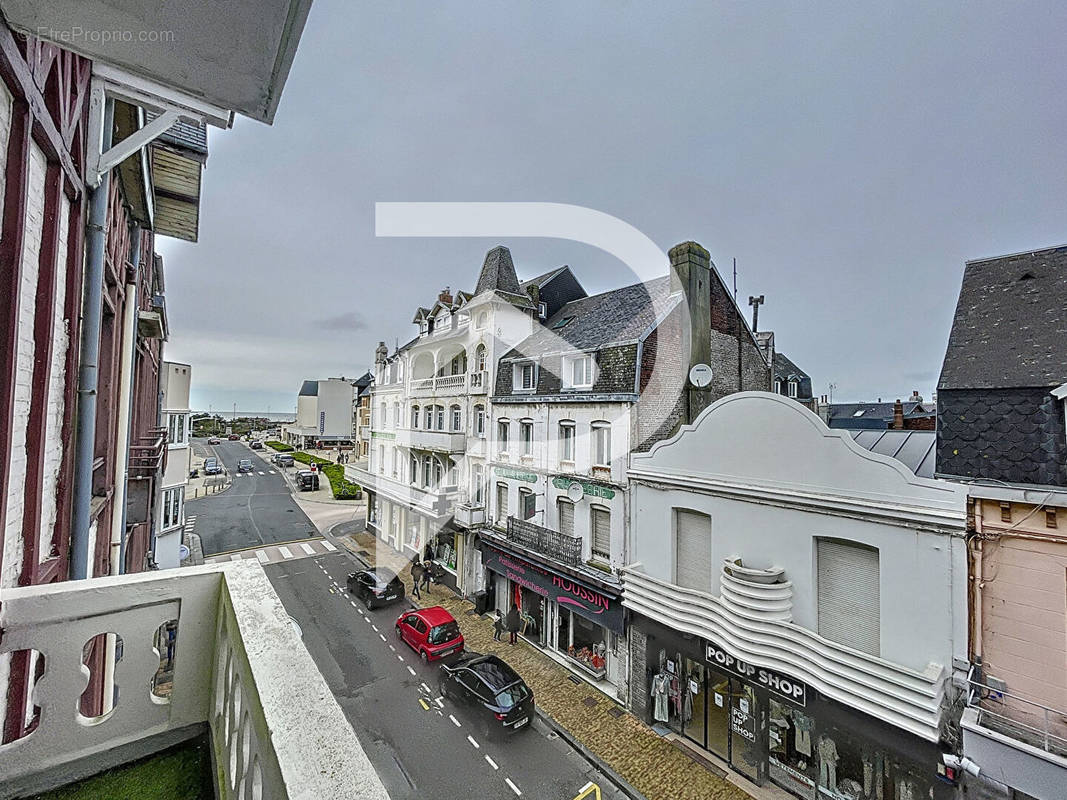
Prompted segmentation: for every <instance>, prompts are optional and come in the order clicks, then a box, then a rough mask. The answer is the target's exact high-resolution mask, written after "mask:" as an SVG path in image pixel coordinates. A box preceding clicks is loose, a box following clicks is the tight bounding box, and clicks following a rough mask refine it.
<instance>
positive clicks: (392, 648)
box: [389, 645, 396, 653]
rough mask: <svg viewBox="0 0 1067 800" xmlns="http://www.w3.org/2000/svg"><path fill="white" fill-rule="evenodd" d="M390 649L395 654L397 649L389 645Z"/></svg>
mask: <svg viewBox="0 0 1067 800" xmlns="http://www.w3.org/2000/svg"><path fill="white" fill-rule="evenodd" d="M389 649H390V650H392V651H393V652H394V653H395V652H396V648H395V647H393V646H392V645H389Z"/></svg>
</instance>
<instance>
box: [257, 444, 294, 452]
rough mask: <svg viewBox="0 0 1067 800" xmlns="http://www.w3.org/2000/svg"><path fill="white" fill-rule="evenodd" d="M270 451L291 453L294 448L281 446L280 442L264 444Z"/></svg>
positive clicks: (285, 445)
mask: <svg viewBox="0 0 1067 800" xmlns="http://www.w3.org/2000/svg"><path fill="white" fill-rule="evenodd" d="M264 444H266V445H267V447H269V448H270V449H271V450H277V451H278V452H279V453H291V452H293V451H294V450H295V449H296V448H295V447H292V446H291V445H287V444H282V443H281V442H264Z"/></svg>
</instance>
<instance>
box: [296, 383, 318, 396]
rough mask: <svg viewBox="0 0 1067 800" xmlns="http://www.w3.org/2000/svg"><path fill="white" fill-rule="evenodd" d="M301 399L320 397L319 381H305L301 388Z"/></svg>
mask: <svg viewBox="0 0 1067 800" xmlns="http://www.w3.org/2000/svg"><path fill="white" fill-rule="evenodd" d="M299 396H300V397H318V396H319V382H318V381H304V382H303V384H301V386H300V394H299Z"/></svg>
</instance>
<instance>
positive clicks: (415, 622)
mask: <svg viewBox="0 0 1067 800" xmlns="http://www.w3.org/2000/svg"><path fill="white" fill-rule="evenodd" d="M396 635H397V636H399V637H400V638H401V639H403V640H404V641H405V642H407V643H408V644H409V645H411V649H412V650H414V651H415V652H416V653H418V654H419V657H420V658H421V659H422V660H423V661H436V660H437V659H439V658H444V657H445V656H450V655H453V654H454V653H462V652H463V634H462V633H460V632H459V624H458V623H457V622H456V618H455V617H453V616H452V615H451V614H449V613H448V611H447V610H445V609H444V608H442V607H441V606H433V607H431V608H422V609H417V610H415V611H409V612H407V613H404V614H401V615H400V616H399V617H398V618H397V620H396Z"/></svg>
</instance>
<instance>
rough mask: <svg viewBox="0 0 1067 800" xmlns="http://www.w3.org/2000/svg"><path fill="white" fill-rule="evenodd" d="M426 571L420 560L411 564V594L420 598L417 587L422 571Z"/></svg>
mask: <svg viewBox="0 0 1067 800" xmlns="http://www.w3.org/2000/svg"><path fill="white" fill-rule="evenodd" d="M424 572H426V570H425V569H423V566H422V564H421V563H420V562H418V561H416V562H415V563H413V564H412V565H411V596H412V597H417V598H419V599H420V600H421V599H422V591H421V590H420V589H419V583H420V582H421V581H422V576H423V573H424Z"/></svg>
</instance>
